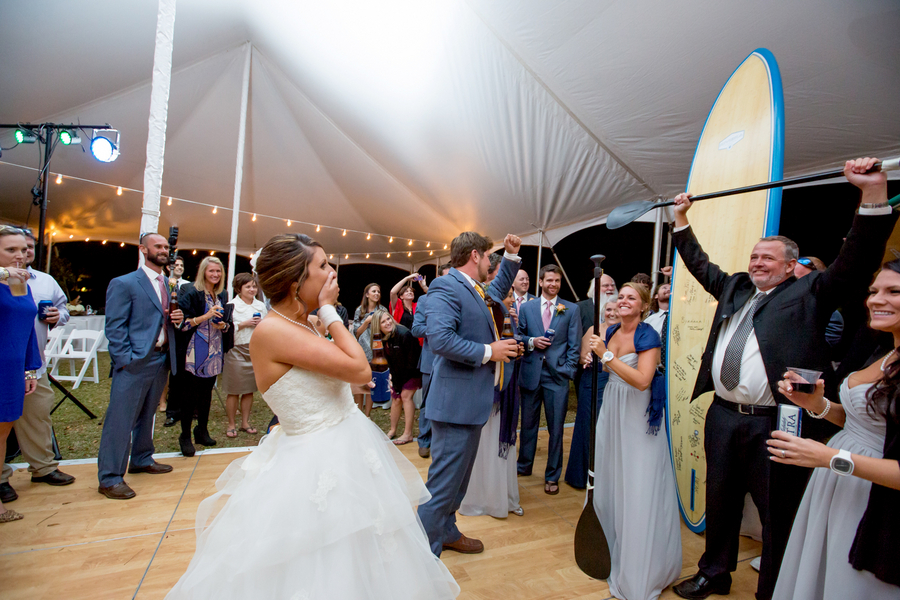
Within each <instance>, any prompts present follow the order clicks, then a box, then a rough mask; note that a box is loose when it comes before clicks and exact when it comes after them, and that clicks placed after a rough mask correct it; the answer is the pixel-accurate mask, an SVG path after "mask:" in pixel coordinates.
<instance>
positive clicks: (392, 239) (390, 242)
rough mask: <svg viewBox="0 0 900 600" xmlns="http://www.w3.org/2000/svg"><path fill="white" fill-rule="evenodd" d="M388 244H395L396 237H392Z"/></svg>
mask: <svg viewBox="0 0 900 600" xmlns="http://www.w3.org/2000/svg"><path fill="white" fill-rule="evenodd" d="M388 243H389V244H393V243H394V236H391V239H389V240H388Z"/></svg>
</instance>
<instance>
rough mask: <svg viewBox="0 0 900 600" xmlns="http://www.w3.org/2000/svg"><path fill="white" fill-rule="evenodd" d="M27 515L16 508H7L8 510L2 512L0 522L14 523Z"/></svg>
mask: <svg viewBox="0 0 900 600" xmlns="http://www.w3.org/2000/svg"><path fill="white" fill-rule="evenodd" d="M24 518H25V515H23V514H22V513H17V512H16V511H14V510H10V509H6V512H4V513H0V523H12V522H13V521H18V520H20V519H24Z"/></svg>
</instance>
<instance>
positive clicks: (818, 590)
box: [772, 379, 900, 600]
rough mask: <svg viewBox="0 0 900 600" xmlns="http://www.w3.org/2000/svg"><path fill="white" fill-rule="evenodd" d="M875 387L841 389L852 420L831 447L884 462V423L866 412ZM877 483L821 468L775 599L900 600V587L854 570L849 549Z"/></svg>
mask: <svg viewBox="0 0 900 600" xmlns="http://www.w3.org/2000/svg"><path fill="white" fill-rule="evenodd" d="M870 387H872V384H863V385H857V386H856V387H854V388H852V389H851V388H849V387H848V385H847V379H845V380H844V383H842V384H841V392H840V394H841V404H842V405H843V407H844V412H845V413H846V415H847V420H846V422H845V423H844V429H843V430H841V431H840V432H839V433H838V434H837V435H835V436H834V437H833V438H831V441H830V442H829V443H828V446H829V447H830V448H837V449H843V450H849V451H850V453H851V454H859V455H861V456H871V457H874V458H881V457H882V451H883V448H884V435H885V422H884V420H883V419H881V418H874V417H873V416H872V415H871V414H870V413H869V412H867V411H866V392H868V390H869V388H870ZM871 489H872V483H871V482H869V481H866V480H865V479H860V478H859V477H853V476H849V477H841V476H840V475H837V474H836V473H833V472H832V471H831V470H830V469H816V470H815V472H814V473H813V475H812V477H811V478H810V480H809V484H808V485H807V486H806V493H805V494H804V495H803V502H801V503H800V508H799V509H798V510H797V517H796V518H795V519H794V526H793V528H792V529H791V538H790V541H789V542H788V546H787V550H786V551H785V553H784V560H783V561H782V563H781V571H780V573H779V575H778V582H777V583H776V585H775V593H774V595H773V596H772V598H773V600H777V599H779V598H780V599H782V600H788V599H794V600H823V599H834V600H838V599H840V600H845V599H846V598H865V600H880V599H883V598H884V599H887V598H891V599H894V600H896V599H897V598H900V588H898V587H897V586H895V585H891V584H889V583H885V582H883V581H880V580H878V579H876V577H875V575H873V574H872V573H870V572H868V571H857V570H856V569H854V568H853V567H852V566H851V565H850V560H849V556H850V546H851V545H852V544H853V539H854V537H856V528H857V527H858V526H859V521H860V519H862V516H863V513H864V512H865V511H866V505H867V504H868V502H869V491H870V490H871Z"/></svg>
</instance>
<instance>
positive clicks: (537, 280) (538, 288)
mask: <svg viewBox="0 0 900 600" xmlns="http://www.w3.org/2000/svg"><path fill="white" fill-rule="evenodd" d="M538 231H540V232H541V243H540V245H539V246H538V262H537V274H535V276H534V295H535V296H540V295H541V282H540V277H541V250H543V249H544V230H543V229H538Z"/></svg>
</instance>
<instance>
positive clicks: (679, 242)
mask: <svg viewBox="0 0 900 600" xmlns="http://www.w3.org/2000/svg"><path fill="white" fill-rule="evenodd" d="M897 217H898V213H896V212H892V213H891V214H889V215H883V216H882V215H879V216H874V215H862V216H860V215H857V216H856V217H855V218H854V220H853V227H852V228H851V229H850V233H848V234H847V239H846V241H845V242H844V245H843V247H842V248H841V252H840V254H839V255H838V257H837V259H836V260H835V261H834V262H833V263H832V264H831V266H829V267H828V269H827V270H825V271H823V272H821V273H819V272H815V273H810V274H809V275H807V276H806V277H803V278H802V279H797V278H796V277H793V276H792V277H790V278H788V279H787V280H785V281H784V282H782V283H781V284H780V285H778V286H777V287H776V288H775V289H774V290H773V291H772V292H771V293H770V294H769V295H768V296H767V297H766V298H765V299H764V300H763V301H762V303H761V304H760V306H759V308H758V309H757V311H756V315H755V316H754V318H753V327H754V330H755V333H756V338H757V340H758V341H759V349H760V353H761V354H762V359H763V363H764V364H765V367H766V376H767V377H768V380H769V387H770V388H771V390H772V395H773V396H774V397H775V401H776V402H778V403H783V402H788V400H787V398H785V397H784V396H782V395H781V394H780V393H778V385H777V384H778V381H779V380H780V379H782V376H783V375H784V372H785V370H786V369H787V367H805V368H810V369H816V370H821V371H825V370H826V367H827V366H828V361H829V346H828V344H827V343H826V341H825V326H826V325H827V324H828V320H829V319H830V318H831V313H833V312H834V310H835V309H836V308H837V306H838V304H839V302H840V299H841V298H845V297H846V296H847V290H855V289H865V288H866V286H868V285H869V283H870V282H871V279H872V274H873V273H874V272H875V271H876V270H877V269H878V267H879V265H880V262H881V258H882V257H883V256H884V248H885V245H886V244H887V240H888V237H890V235H891V231H892V230H893V228H894V224H895V223H896V221H897ZM673 239H674V241H675V245H676V247H677V248H678V252H679V254H680V255H681V258H682V260H684V263H685V265H686V266H687V268H688V270H689V271H690V272H691V274H693V276H694V277H696V278H697V281H698V282H699V283H700V285H702V286H703V287H704V289H706V291H707V292H709V293H710V294H711V295H712V296H713V297H714V298H716V300H718V305H717V307H716V315H715V318H714V320H713V323H712V331H710V334H709V340H708V342H707V344H706V350H705V351H704V353H703V360H702V362H701V366H700V372H699V373H698V375H697V383H696V385H695V386H694V394H693V398H697V397H698V396H700V395H701V394H703V393H705V392H709V391H713V389H714V388H713V381H712V360H713V351H714V350H715V347H716V341H717V340H718V337H719V333H720V332H721V330H722V324H723V323H724V322H725V319H726V318H728V317H730V316H732V315H733V314H734V313H735V312H737V311H739V310H740V309H741V307H743V306H744V303H746V302H747V300H748V299H749V298H750V297H751V296H752V295H753V294H754V293H755V291H756V286H754V285H753V282H752V281H751V280H750V274H749V273H734V274H732V275H729V274H728V273H725V272H723V271H722V270H721V269H720V268H719V267H718V266H717V265H715V264H714V263H711V262H710V261H709V256H708V255H707V254H706V252H704V251H703V249H702V248H701V247H700V243H699V242H698V241H697V238H696V237H695V236H694V233H693V231H691V228H690V227H688V228H686V229H683V230H681V231H678V232H675V233H674V234H673ZM804 424H806V423H804ZM804 437H806V436H804Z"/></svg>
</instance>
